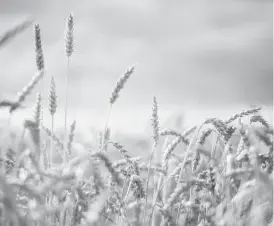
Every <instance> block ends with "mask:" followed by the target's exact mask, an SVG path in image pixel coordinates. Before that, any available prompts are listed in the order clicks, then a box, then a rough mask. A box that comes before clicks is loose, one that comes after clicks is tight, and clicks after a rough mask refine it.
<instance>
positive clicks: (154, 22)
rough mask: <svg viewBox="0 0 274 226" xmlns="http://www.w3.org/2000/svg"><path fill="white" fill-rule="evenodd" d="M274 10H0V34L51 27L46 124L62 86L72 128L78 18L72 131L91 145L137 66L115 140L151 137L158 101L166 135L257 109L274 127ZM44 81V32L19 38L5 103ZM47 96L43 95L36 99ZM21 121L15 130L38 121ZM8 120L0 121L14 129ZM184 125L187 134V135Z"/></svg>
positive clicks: (243, 4)
mask: <svg viewBox="0 0 274 226" xmlns="http://www.w3.org/2000/svg"><path fill="white" fill-rule="evenodd" d="M272 11H273V3H272V1H271V0H263V1H262V0H223V1H217V0H205V1H198V0H191V1H186V0H171V1H162V0H138V1H129V0H116V1H103V0H81V1H71V0H58V1H54V0H47V1H42V0H39V1H38V0H24V1H19V0H17V1H15V0H9V1H4V0H0V34H1V33H3V32H5V31H6V30H7V29H8V28H10V27H12V26H13V25H14V24H16V23H17V22H20V21H21V20H22V19H24V18H26V17H28V18H33V19H34V20H35V23H39V24H40V27H41V34H42V42H43V50H44V54H45V67H46V70H47V73H46V77H45V92H44V97H45V101H44V120H45V123H46V124H47V123H48V126H50V123H49V122H50V118H49V113H48V110H47V99H46V98H47V96H48V93H47V87H48V85H49V81H50V77H51V76H54V77H55V79H56V86H57V95H58V104H59V106H58V109H57V115H56V127H57V128H61V127H62V126H63V123H64V122H63V121H64V120H63V118H64V100H65V76H66V71H67V69H66V64H67V59H66V57H65V54H64V52H65V51H64V27H65V19H66V18H67V17H68V15H69V13H71V12H73V14H74V16H75V52H74V53H73V55H72V58H71V72H70V85H69V105H68V108H69V115H68V118H69V123H70V122H72V121H73V120H76V121H77V131H78V132H79V133H82V134H85V135H84V136H86V139H90V133H87V132H90V131H92V130H102V129H103V127H104V122H105V120H106V115H107V109H108V98H109V96H110V94H111V92H112V89H113V87H114V85H115V83H116V81H117V79H118V78H119V77H120V76H121V75H122V73H123V72H124V71H125V70H126V69H127V68H128V67H130V66H131V65H133V64H136V72H135V73H134V75H133V76H132V78H131V79H130V80H129V81H128V83H127V84H126V86H125V89H124V90H123V91H122V92H121V96H120V99H118V102H117V103H116V104H115V106H114V108H113V111H112V115H111V120H110V127H111V129H112V131H113V132H115V133H122V134H123V133H127V134H133V135H137V134H138V136H141V135H145V136H150V135H151V132H150V121H149V119H150V115H151V106H152V98H153V96H154V95H155V96H156V97H157V100H158V103H159V111H160V112H159V116H160V123H161V125H162V127H169V128H173V127H176V126H177V127H178V128H179V129H180V128H181V126H182V125H183V126H185V127H188V126H191V125H196V124H198V123H200V122H202V120H203V119H205V118H207V117H220V118H221V119H226V118H227V117H229V116H230V115H232V114H234V113H236V112H239V111H241V110H242V109H245V108H250V107H252V106H255V105H260V106H263V107H264V110H263V115H264V116H265V117H266V119H268V120H271V121H272V113H273V112H272V108H273V46H272V41H273V17H272V16H273V15H272ZM35 71H36V65H35V52H34V31H33V29H32V28H30V29H28V30H26V31H25V32H24V33H22V34H20V35H19V36H17V37H16V38H15V39H14V40H12V41H11V42H10V43H9V44H8V45H6V46H5V47H4V48H2V49H1V51H0V79H1V80H0V81H1V82H0V98H1V99H4V98H8V99H9V98H10V99H12V98H14V97H15V96H16V94H17V92H18V91H20V90H21V89H22V88H23V87H24V85H25V84H26V83H27V82H28V81H29V80H30V79H31V77H32V75H33V74H34V73H35ZM39 89H40V90H41V86H40V87H37V88H36V89H35V93H36V92H38V91H39ZM27 100H28V101H27V107H30V108H27V109H24V110H20V111H18V112H16V113H15V114H14V115H13V116H12V126H14V127H16V126H18V125H21V123H22V120H24V119H25V118H26V117H31V107H32V105H33V104H34V100H35V95H32V96H30V97H29V98H28V99H27ZM7 117H8V113H7V111H6V110H1V111H0V118H1V123H2V124H5V123H6V121H7V120H6V119H7ZM178 124H179V125H178Z"/></svg>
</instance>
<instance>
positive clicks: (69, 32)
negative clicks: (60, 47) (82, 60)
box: [63, 14, 74, 164]
mask: <svg viewBox="0 0 274 226" xmlns="http://www.w3.org/2000/svg"><path fill="white" fill-rule="evenodd" d="M73 33H74V17H73V15H72V14H70V15H69V17H68V19H67V23H66V30H65V51H66V55H67V58H68V64H67V75H66V94H65V126H64V127H65V131H64V147H66V142H67V112H68V86H69V69H70V57H71V55H72V53H73V51H74V34H73ZM63 162H64V164H65V163H66V154H64V159H63Z"/></svg>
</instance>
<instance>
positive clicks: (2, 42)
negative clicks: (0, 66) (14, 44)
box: [0, 20, 32, 48]
mask: <svg viewBox="0 0 274 226" xmlns="http://www.w3.org/2000/svg"><path fill="white" fill-rule="evenodd" d="M31 24H32V20H25V21H23V22H21V23H20V24H18V25H16V26H15V27H13V28H12V29H9V30H8V31H6V32H5V33H4V34H3V35H2V36H1V37H0V48H1V47H3V46H4V45H5V44H6V43H7V42H8V41H10V39H12V38H14V37H15V36H16V35H17V34H19V33H21V32H23V31H24V30H26V29H27V28H28V27H29V26H30V25H31Z"/></svg>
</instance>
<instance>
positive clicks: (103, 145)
mask: <svg viewBox="0 0 274 226" xmlns="http://www.w3.org/2000/svg"><path fill="white" fill-rule="evenodd" d="M111 109H112V104H109V108H108V114H107V119H106V123H105V128H104V133H103V137H102V144H101V151H103V150H104V149H105V137H106V133H107V128H108V122H109V119H110V113H111Z"/></svg>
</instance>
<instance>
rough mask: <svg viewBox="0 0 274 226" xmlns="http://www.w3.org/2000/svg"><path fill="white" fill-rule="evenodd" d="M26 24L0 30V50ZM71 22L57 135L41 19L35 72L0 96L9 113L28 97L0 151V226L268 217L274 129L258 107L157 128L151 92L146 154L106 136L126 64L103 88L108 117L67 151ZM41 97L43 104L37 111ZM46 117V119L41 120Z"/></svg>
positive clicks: (245, 221) (223, 223) (197, 222)
mask: <svg viewBox="0 0 274 226" xmlns="http://www.w3.org/2000/svg"><path fill="white" fill-rule="evenodd" d="M30 26H33V22H32V21H24V22H22V23H21V24H18V26H16V27H14V28H12V29H10V30H9V31H7V32H6V33H5V34H3V35H2V36H1V37H0V51H1V47H3V46H4V45H6V44H12V39H13V37H15V36H17V35H20V33H21V32H23V31H24V30H25V29H27V28H29V27H30ZM74 26H75V22H74V16H73V15H72V14H70V15H69V16H68V18H67V22H66V28H65V38H64V43H65V50H64V53H65V54H64V56H65V57H66V58H67V60H68V64H67V71H68V74H67V76H66V80H65V81H64V82H65V83H66V87H67V88H66V93H65V94H64V95H65V102H66V103H65V106H66V107H65V112H64V114H65V117H64V127H63V134H64V136H62V137H61V136H59V135H58V134H57V133H56V128H55V114H56V111H58V106H57V99H58V98H59V97H57V95H56V89H58V84H57V85H56V83H55V78H54V77H51V80H50V81H51V82H50V87H48V88H47V87H44V85H43V78H44V76H46V75H47V72H46V71H45V70H44V62H46V60H44V54H43V45H42V37H41V34H40V26H39V24H35V25H34V26H33V28H34V40H35V43H34V44H35V53H36V66H37V71H36V72H35V75H34V76H33V78H32V80H31V81H29V82H28V83H27V84H26V86H25V87H23V89H22V91H21V92H19V93H18V94H17V96H16V97H15V99H14V100H3V101H2V102H1V103H0V106H1V107H2V108H7V109H8V110H9V113H10V120H12V114H13V113H14V111H20V108H21V107H22V105H23V104H24V102H25V100H26V99H27V98H28V97H29V96H30V95H36V102H35V103H33V115H32V116H30V117H31V119H26V120H25V122H24V124H23V125H21V128H22V131H23V132H22V133H21V134H20V136H19V138H18V139H16V140H15V141H14V142H15V143H14V144H13V146H12V147H5V148H2V149H1V158H0V161H1V174H0V176H1V187H0V203H1V206H0V217H1V225H3V226H19V225H20V226H24V225H25V226H43V225H45V226H49V225H60V226H78V225H79V226H85V225H86V226H87V225H94V226H95V225H96V226H97V225H98V226H99V225H118V226H123V225H133V226H141V225H146V226H148V225H149V226H150V225H153V226H160V225H161V226H175V225H178V226H179V225H182V226H214V225H216V226H230V225H231V226H238V225H239V226H240V225H241V226H244V225H246V226H248V225H249V226H253V225H254V226H270V225H272V223H273V128H272V124H271V123H270V122H267V121H266V120H265V119H264V118H263V117H262V115H261V114H260V111H261V108H260V107H255V108H252V109H246V110H242V111H241V110H239V112H238V113H235V115H232V116H231V117H230V118H228V119H219V118H215V117H214V115H213V116H212V118H208V119H206V120H205V121H204V122H203V123H202V124H200V125H193V127H191V128H188V129H187V130H185V131H175V130H173V129H170V128H162V127H161V118H160V117H159V112H160V111H161V107H160V105H159V104H158V101H159V102H160V100H158V99H157V97H153V99H152V100H151V128H152V131H153V133H152V134H151V137H148V139H150V140H151V142H152V145H151V147H150V148H149V150H144V152H146V153H147V155H148V158H144V156H138V153H135V152H133V151H130V150H127V148H126V147H124V145H123V143H121V142H120V141H119V140H113V139H112V134H111V132H110V131H111V130H110V128H109V126H108V125H109V121H111V111H112V109H113V108H115V103H116V102H117V101H119V98H120V95H121V94H122V93H123V92H124V91H123V89H124V88H125V89H126V87H125V86H126V83H127V82H128V81H129V82H130V78H131V76H134V71H135V69H136V70H138V67H137V66H132V67H130V68H129V69H127V70H126V71H125V73H124V74H123V75H122V76H121V78H120V79H119V80H118V81H117V83H116V86H115V87H114V88H113V90H112V91H110V97H109V100H106V101H108V103H109V111H108V114H107V115H108V116H107V118H106V122H105V126H104V128H103V129H102V131H100V136H99V137H98V140H97V141H96V142H95V144H93V146H92V148H90V149H87V150H85V152H84V153H83V152H81V154H79V155H78V154H77V153H78V151H77V150H73V148H74V146H73V145H72V144H73V143H74V137H75V133H76V132H77V122H76V121H74V122H72V123H71V124H70V125H68V124H69V122H68V120H67V114H68V113H69V110H70V109H69V106H68V104H67V102H68V95H67V93H68V88H69V72H70V67H71V65H73V60H71V56H72V54H73V50H74V33H73V31H74ZM10 42H11V43H10ZM38 84H39V85H38ZM37 86H40V87H42V88H39V89H41V90H40V93H37V94H33V92H32V91H33V89H34V87H37ZM61 98H62V97H61ZM43 102H45V103H46V102H47V103H48V109H43V107H42V104H43ZM44 115H49V116H50V117H51V124H50V125H45V123H44V121H43V117H44ZM8 132H9V131H7V133H8ZM26 140H28V141H29V142H27V141H26ZM110 149H112V150H115V151H116V152H117V154H118V155H119V159H118V160H117V159H113V158H112V156H111V155H110V154H109V150H110ZM178 150H179V151H178Z"/></svg>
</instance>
